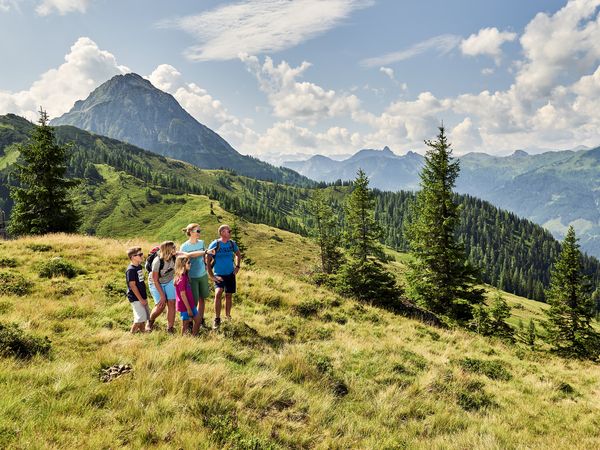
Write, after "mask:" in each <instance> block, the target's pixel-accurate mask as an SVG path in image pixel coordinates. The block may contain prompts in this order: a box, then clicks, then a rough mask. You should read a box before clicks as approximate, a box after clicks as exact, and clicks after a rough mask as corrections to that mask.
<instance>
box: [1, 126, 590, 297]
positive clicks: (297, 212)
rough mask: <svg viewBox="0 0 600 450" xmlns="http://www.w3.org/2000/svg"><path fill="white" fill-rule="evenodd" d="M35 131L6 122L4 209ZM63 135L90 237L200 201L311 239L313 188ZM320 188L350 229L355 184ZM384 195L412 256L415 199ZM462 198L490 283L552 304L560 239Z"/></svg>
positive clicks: (470, 238)
mask: <svg viewBox="0 0 600 450" xmlns="http://www.w3.org/2000/svg"><path fill="white" fill-rule="evenodd" d="M32 126H33V125H32V124H31V123H30V122H28V121H26V120H25V119H23V118H20V117H18V116H14V115H6V116H0V142H2V143H4V145H5V146H4V147H2V148H0V182H1V183H0V207H1V208H3V209H5V210H6V211H9V210H10V206H11V204H10V199H9V196H8V184H9V172H10V170H11V164H12V163H13V162H14V161H15V160H16V158H17V156H18V154H17V152H16V150H15V149H16V147H15V143H18V142H22V141H23V140H25V139H26V138H27V133H28V132H29V131H30V130H31V128H32ZM56 135H57V140H58V141H59V142H61V143H72V146H71V150H70V157H69V173H70V175H71V176H75V177H79V178H82V179H83V180H85V182H84V183H83V184H82V186H81V187H80V188H79V190H78V193H77V196H78V197H79V204H80V205H81V207H82V211H83V212H84V224H83V225H82V228H81V230H82V231H83V232H85V233H87V234H92V235H99V236H110V237H113V236H127V235H129V230H136V232H139V235H144V236H146V235H148V233H150V234H153V233H154V234H156V233H159V232H160V230H163V229H164V223H165V221H167V222H168V220H169V218H171V217H173V216H174V215H176V214H177V212H178V211H180V210H183V211H184V212H185V213H186V214H187V211H192V210H193V209H194V208H195V206H194V201H195V200H194V198H195V197H194V196H198V195H203V196H206V197H209V198H210V199H212V200H213V201H215V202H219V203H220V205H221V206H222V207H223V209H225V210H227V211H230V212H233V213H235V214H237V215H238V216H240V217H243V218H244V219H246V220H249V221H252V222H254V223H264V224H267V225H269V226H273V227H277V228H281V229H285V230H288V231H291V232H295V233H298V234H301V235H306V234H307V226H310V217H308V215H307V213H306V210H305V203H306V199H307V198H308V196H309V194H310V192H311V190H310V189H308V188H301V187H297V186H290V185H286V184H279V183H271V182H265V181H259V180H254V179H252V178H247V177H244V176H241V175H237V174H235V173H233V172H231V171H212V170H202V169H199V168H198V167H195V166H193V165H191V164H188V163H184V162H181V161H175V160H171V159H168V158H165V157H164V156H160V155H156V154H153V153H150V152H147V151H144V150H142V149H139V148H137V147H134V146H132V145H129V144H125V143H123V142H120V141H117V140H114V139H110V138H106V137H103V136H97V135H94V134H91V133H88V132H86V131H82V130H79V129H77V128H74V127H69V126H60V127H57V128H56ZM321 188H322V189H326V191H327V192H328V195H329V197H330V199H331V202H332V203H333V205H334V210H335V211H336V213H337V214H338V215H339V221H338V222H339V223H340V227H341V228H342V229H343V226H344V216H343V203H344V198H345V196H346V195H347V194H348V192H349V191H350V189H351V187H350V186H349V185H348V184H347V183H346V184H345V185H342V184H337V185H330V186H322V187H321ZM375 196H376V219H377V220H378V222H379V223H380V225H381V226H382V229H383V232H384V239H383V242H384V243H385V244H386V245H388V246H390V247H392V248H395V249H397V250H400V251H405V250H406V249H407V247H406V242H405V240H404V236H403V230H404V223H405V220H406V217H407V215H408V212H409V209H410V205H411V202H412V201H413V200H414V194H413V193H410V192H404V191H400V192H394V193H392V192H381V191H375ZM456 200H457V201H458V202H459V203H461V204H462V212H461V214H462V220H461V225H460V228H459V230H458V232H459V237H460V238H461V240H462V241H463V242H464V244H465V247H466V251H467V255H468V256H469V258H470V260H471V261H472V262H473V263H474V264H475V265H476V266H479V267H480V268H481V271H482V276H483V280H484V281H485V282H487V283H489V284H492V285H494V286H497V287H499V288H501V289H503V290H506V291H509V292H511V293H514V294H518V295H522V296H526V297H528V298H533V299H536V300H543V299H544V292H543V290H544V288H545V287H546V286H547V285H548V281H549V269H550V266H551V264H552V262H553V261H554V259H555V258H556V256H557V255H558V253H559V251H560V245H559V243H558V242H557V241H556V240H555V239H553V238H552V236H551V235H550V233H549V232H547V231H545V230H544V229H543V228H541V227H539V226H537V225H535V224H533V223H531V222H529V221H527V220H524V219H520V218H518V217H516V216H515V215H514V214H511V213H508V212H506V211H503V210H500V209H498V208H495V207H494V206H492V205H491V204H489V203H487V202H483V201H481V200H478V199H476V198H473V197H469V196H457V197H456ZM204 214H206V212H204ZM157 236H158V237H160V236H161V234H160V233H159V234H158V235H157ZM584 267H585V271H586V273H587V274H588V275H590V276H591V277H592V281H593V282H594V284H596V285H597V284H598V282H599V279H600V270H599V268H600V265H599V263H598V261H597V260H596V259H595V258H590V257H587V256H586V257H584Z"/></svg>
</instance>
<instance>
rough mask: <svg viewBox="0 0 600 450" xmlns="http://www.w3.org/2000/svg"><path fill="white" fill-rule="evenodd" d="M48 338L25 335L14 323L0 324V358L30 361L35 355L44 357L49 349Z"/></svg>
mask: <svg viewBox="0 0 600 450" xmlns="http://www.w3.org/2000/svg"><path fill="white" fill-rule="evenodd" d="M51 346H52V345H51V343H50V339H48V337H43V338H40V337H37V336H32V335H29V334H27V333H25V332H24V331H23V330H21V329H20V328H19V326H18V325H17V324H15V323H11V324H4V323H0V356H2V357H14V358H19V359H30V358H32V357H33V356H35V355H42V356H45V355H47V354H48V353H49V352H50V349H51Z"/></svg>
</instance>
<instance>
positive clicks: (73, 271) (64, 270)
mask: <svg viewBox="0 0 600 450" xmlns="http://www.w3.org/2000/svg"><path fill="white" fill-rule="evenodd" d="M82 273H85V272H84V271H83V270H82V269H80V268H78V267H76V266H75V265H74V264H73V263H71V262H70V261H67V260H65V259H62V258H52V259H51V260H49V261H46V262H45V263H42V265H41V266H40V269H39V272H38V274H39V276H40V277H42V278H54V277H61V276H62V277H66V278H74V277H76V276H77V275H80V274H82Z"/></svg>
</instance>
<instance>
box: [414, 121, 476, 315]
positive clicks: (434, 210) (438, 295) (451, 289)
mask: <svg viewBox="0 0 600 450" xmlns="http://www.w3.org/2000/svg"><path fill="white" fill-rule="evenodd" d="M439 130H440V133H439V134H438V136H437V140H435V141H430V140H426V141H425V144H426V145H427V146H428V147H429V149H428V150H427V153H426V155H425V165H424V167H423V169H422V171H421V173H420V177H421V182H420V186H421V190H420V191H419V192H418V193H417V198H416V202H415V205H414V208H413V211H412V214H411V215H412V220H411V223H410V224H409V225H408V227H407V230H406V231H407V236H408V240H409V245H410V248H411V250H412V253H413V255H414V261H413V262H412V263H410V266H409V272H408V276H407V279H408V292H409V296H410V297H411V298H412V299H413V300H414V301H416V302H417V303H418V304H421V305H423V306H424V307H426V308H428V309H430V310H431V311H432V312H434V313H439V314H444V315H447V316H449V317H451V318H453V319H455V320H459V321H465V320H469V319H471V318H472V317H473V312H472V307H473V305H477V304H479V303H481V302H482V301H483V292H484V291H483V289H480V288H477V287H476V284H477V282H478V281H479V280H478V275H479V274H478V272H477V271H476V270H475V269H474V268H473V267H472V266H471V265H470V264H469V263H468V262H467V259H466V254H465V250H464V246H463V245H462V244H461V243H459V242H458V240H457V238H456V229H457V226H458V225H459V209H458V205H457V204H456V203H455V202H454V196H453V192H452V189H453V187H454V185H455V183H456V178H457V177H458V174H459V171H460V168H459V163H458V161H455V160H454V159H453V158H452V149H451V147H450V144H449V143H448V141H447V138H446V135H445V132H444V127H443V126H442V127H440V128H439Z"/></svg>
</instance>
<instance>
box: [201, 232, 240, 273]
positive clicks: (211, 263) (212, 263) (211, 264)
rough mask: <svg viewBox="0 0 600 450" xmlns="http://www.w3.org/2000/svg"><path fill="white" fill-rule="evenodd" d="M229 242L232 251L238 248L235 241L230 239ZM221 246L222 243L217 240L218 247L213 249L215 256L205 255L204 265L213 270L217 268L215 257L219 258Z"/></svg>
mask: <svg viewBox="0 0 600 450" xmlns="http://www.w3.org/2000/svg"><path fill="white" fill-rule="evenodd" d="M228 242H231V246H232V247H231V249H232V250H233V249H234V248H235V247H237V244H236V243H235V241H234V240H233V239H229V241H228ZM220 246H221V241H220V240H218V239H217V246H216V247H215V248H214V249H213V250H214V251H215V254H214V255H211V254H210V253H205V254H204V264H206V267H210V268H211V269H212V268H213V267H214V266H215V256H217V253H218V252H219V247H220Z"/></svg>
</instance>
